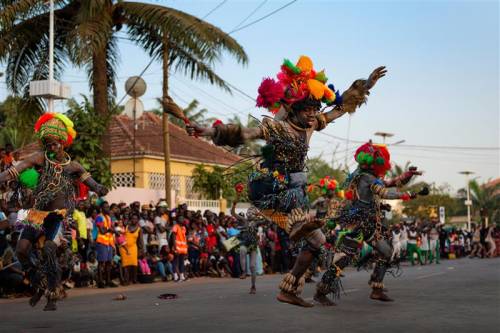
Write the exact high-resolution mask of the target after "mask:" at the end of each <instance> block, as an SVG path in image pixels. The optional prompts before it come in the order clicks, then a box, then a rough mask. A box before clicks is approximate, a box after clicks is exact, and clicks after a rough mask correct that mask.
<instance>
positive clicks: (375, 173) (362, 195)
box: [314, 142, 429, 305]
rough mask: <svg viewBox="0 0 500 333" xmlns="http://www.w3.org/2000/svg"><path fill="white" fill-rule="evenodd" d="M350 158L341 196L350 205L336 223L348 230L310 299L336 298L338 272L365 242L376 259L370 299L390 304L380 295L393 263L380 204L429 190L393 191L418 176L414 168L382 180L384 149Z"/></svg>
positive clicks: (366, 148) (370, 148) (386, 164)
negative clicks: (350, 169)
mask: <svg viewBox="0 0 500 333" xmlns="http://www.w3.org/2000/svg"><path fill="white" fill-rule="evenodd" d="M354 157H355V159H356V161H357V162H358V165H359V166H358V168H357V169H356V171H354V173H353V174H351V175H350V177H349V179H348V186H347V190H346V192H345V198H346V199H348V200H350V204H347V205H345V207H344V208H342V210H341V211H340V214H339V217H338V218H337V221H338V223H340V225H341V226H342V227H343V228H346V229H349V232H348V233H346V234H345V235H344V236H343V237H342V238H341V239H340V240H339V242H338V246H337V249H336V253H335V255H334V258H333V260H332V263H331V265H330V267H329V268H328V270H327V271H326V273H325V274H324V275H323V277H322V280H321V282H320V283H319V284H318V286H317V289H316V294H315V296H314V298H315V299H319V298H326V297H327V295H328V294H330V293H332V294H333V295H334V297H338V296H339V295H340V291H341V282H340V275H341V273H342V270H343V269H344V268H345V267H346V266H348V265H349V264H350V263H351V261H352V260H353V258H354V257H355V256H356V255H358V253H359V250H360V247H361V245H362V244H363V242H366V243H368V244H370V245H371V246H372V247H373V249H374V250H375V252H376V258H377V260H376V266H375V269H374V271H373V273H372V275H371V278H370V286H371V287H372V293H371V295H370V298H372V299H375V300H379V301H392V299H390V298H389V297H388V296H387V295H386V294H385V293H384V285H383V280H384V276H385V273H386V271H387V269H388V268H390V267H391V265H392V264H393V263H392V262H391V255H392V248H391V246H390V243H389V241H388V240H387V238H386V237H385V235H384V233H383V225H382V219H383V216H382V210H383V209H388V207H387V205H384V204H383V203H382V200H383V199H401V200H410V199H414V198H416V197H417V195H427V194H428V193H429V190H428V189H427V188H423V189H422V190H421V191H420V192H418V193H412V192H401V191H400V190H398V189H397V187H400V186H402V185H404V184H406V183H407V182H408V181H409V180H410V179H411V178H412V177H413V176H415V175H420V174H421V173H420V172H418V171H417V170H416V168H411V169H410V170H409V171H407V172H405V173H404V174H403V175H401V176H399V177H396V178H394V179H390V180H384V176H385V174H386V173H387V171H389V169H390V154H389V150H388V149H387V147H386V146H385V145H376V144H372V143H371V142H368V143H366V144H364V145H362V146H361V147H359V148H358V149H357V150H356V153H355V155H354ZM389 209H390V208H389ZM332 305H333V302H332Z"/></svg>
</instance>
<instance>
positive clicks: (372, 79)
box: [324, 66, 387, 124]
mask: <svg viewBox="0 0 500 333" xmlns="http://www.w3.org/2000/svg"><path fill="white" fill-rule="evenodd" d="M386 73H387V70H386V69H385V66H380V67H378V68H376V69H375V70H374V71H373V72H372V73H371V74H370V76H369V77H368V79H367V80H365V79H359V80H356V81H354V82H353V84H352V85H351V87H350V88H349V89H347V90H346V91H344V93H343V94H342V104H340V105H337V106H335V107H334V108H333V109H332V110H331V111H328V112H325V113H324V116H325V121H326V123H327V124H328V123H331V122H332V121H334V120H335V119H337V118H339V117H341V116H343V115H344V114H345V113H353V112H354V111H356V109H357V108H358V107H360V106H361V105H362V104H363V103H366V97H367V96H368V95H370V89H371V88H373V86H375V84H376V83H377V81H378V80H379V79H380V78H382V77H384V76H385V74H386Z"/></svg>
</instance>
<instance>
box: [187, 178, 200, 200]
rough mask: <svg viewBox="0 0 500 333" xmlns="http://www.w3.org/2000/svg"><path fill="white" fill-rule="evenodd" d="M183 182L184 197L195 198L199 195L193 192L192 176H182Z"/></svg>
mask: <svg viewBox="0 0 500 333" xmlns="http://www.w3.org/2000/svg"><path fill="white" fill-rule="evenodd" d="M184 184H185V186H186V197H187V198H188V199H197V198H198V197H199V195H198V193H194V191H193V187H194V178H193V177H184Z"/></svg>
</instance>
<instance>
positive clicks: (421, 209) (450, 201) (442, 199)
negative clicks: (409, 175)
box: [403, 182, 461, 219]
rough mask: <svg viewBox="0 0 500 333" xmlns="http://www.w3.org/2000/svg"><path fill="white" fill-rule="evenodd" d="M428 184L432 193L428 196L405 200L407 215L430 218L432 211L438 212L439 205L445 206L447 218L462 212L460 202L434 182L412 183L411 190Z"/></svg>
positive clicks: (404, 205) (404, 206) (404, 211)
mask: <svg viewBox="0 0 500 333" xmlns="http://www.w3.org/2000/svg"><path fill="white" fill-rule="evenodd" d="M424 186H427V187H429V189H430V193H429V195H427V196H419V197H417V198H416V199H413V200H409V201H405V202H403V213H404V214H406V215H407V216H412V217H417V218H421V219H428V218H429V217H430V215H431V213H435V214H437V213H438V209H439V208H438V207H441V206H442V207H445V210H446V218H447V219H448V218H449V217H451V216H455V215H457V213H459V212H460V210H461V207H460V202H459V200H458V199H457V198H454V197H452V196H451V195H450V194H449V193H448V192H447V191H446V190H445V189H443V188H439V187H436V186H435V185H434V184H427V183H425V182H420V183H416V184H414V185H412V186H411V187H410V190H412V191H418V190H420V189H421V188H422V187H424Z"/></svg>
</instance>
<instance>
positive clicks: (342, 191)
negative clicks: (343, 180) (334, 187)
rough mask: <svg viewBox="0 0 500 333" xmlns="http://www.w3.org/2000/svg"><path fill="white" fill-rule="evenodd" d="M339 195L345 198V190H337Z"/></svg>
mask: <svg viewBox="0 0 500 333" xmlns="http://www.w3.org/2000/svg"><path fill="white" fill-rule="evenodd" d="M337 197H339V198H340V199H344V198H345V193H344V190H340V191H338V192H337Z"/></svg>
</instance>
